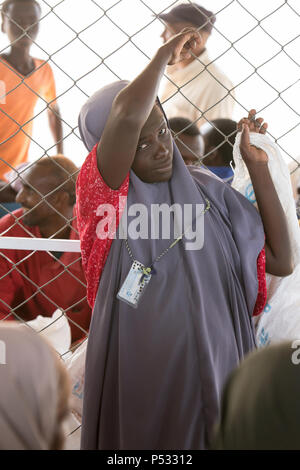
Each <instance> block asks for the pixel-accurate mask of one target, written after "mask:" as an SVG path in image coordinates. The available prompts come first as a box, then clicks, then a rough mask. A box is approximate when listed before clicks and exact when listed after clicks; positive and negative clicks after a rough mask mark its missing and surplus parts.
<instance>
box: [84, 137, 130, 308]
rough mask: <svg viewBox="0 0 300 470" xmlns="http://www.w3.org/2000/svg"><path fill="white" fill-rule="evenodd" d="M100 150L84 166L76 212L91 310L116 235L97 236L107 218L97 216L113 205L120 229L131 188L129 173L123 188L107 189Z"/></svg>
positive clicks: (92, 152) (94, 152)
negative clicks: (103, 176)
mask: <svg viewBox="0 0 300 470" xmlns="http://www.w3.org/2000/svg"><path fill="white" fill-rule="evenodd" d="M96 149H97V145H95V147H94V148H93V150H92V151H91V153H90V154H89V155H88V157H87V159H86V160H85V162H84V164H83V165H82V168H81V171H80V173H79V176H78V179H77V187H76V201H77V202H76V211H77V224H78V231H79V236H80V242H81V254H82V265H83V269H84V271H85V275H86V280H87V299H88V302H89V304H90V306H91V307H93V305H94V302H95V299H96V294H97V289H98V284H99V280H100V276H101V273H102V270H103V268H104V265H105V262H106V259H107V256H108V253H109V250H110V247H111V244H112V240H113V236H112V235H113V234H111V237H110V238H108V237H107V238H105V239H100V238H99V237H98V236H97V227H98V224H99V222H101V220H102V219H103V217H104V216H103V215H97V214H98V213H99V210H98V209H99V207H101V205H104V204H110V205H111V206H112V207H113V208H114V210H115V214H116V225H115V229H117V227H118V223H119V220H120V216H121V214H122V210H123V209H124V206H125V202H126V198H127V193H128V186H129V173H128V174H127V176H126V178H125V180H124V181H123V183H122V185H121V186H120V188H119V189H117V190H113V189H111V188H110V187H109V186H107V184H106V183H105V182H104V180H103V178H102V177H101V175H100V172H99V170H98V167H97V156H96ZM120 197H121V198H122V199H120Z"/></svg>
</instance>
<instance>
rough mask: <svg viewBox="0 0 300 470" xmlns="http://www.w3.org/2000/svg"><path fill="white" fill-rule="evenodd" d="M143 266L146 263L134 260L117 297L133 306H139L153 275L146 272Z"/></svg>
mask: <svg viewBox="0 0 300 470" xmlns="http://www.w3.org/2000/svg"><path fill="white" fill-rule="evenodd" d="M143 268H144V265H143V264H142V263H140V262H139V261H134V262H133V264H132V266H131V268H130V271H129V273H128V274H127V276H126V279H125V281H124V282H123V285H122V286H121V289H120V290H119V292H118V295H117V299H119V300H122V301H123V302H125V303H126V304H128V305H130V306H131V307H133V308H137V306H138V303H139V301H140V299H141V297H142V295H143V293H144V291H145V289H146V287H147V285H148V284H149V281H150V279H151V276H152V275H151V274H144V272H143Z"/></svg>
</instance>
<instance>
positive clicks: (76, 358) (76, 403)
mask: <svg viewBox="0 0 300 470" xmlns="http://www.w3.org/2000/svg"><path fill="white" fill-rule="evenodd" d="M86 347H87V340H85V341H84V342H83V343H82V344H81V345H80V346H79V347H78V348H77V349H76V350H75V351H74V353H73V354H72V356H71V357H68V358H67V359H66V360H65V366H66V368H67V371H68V373H69V375H70V379H71V387H72V397H71V410H72V412H73V413H74V414H75V416H76V418H77V420H78V421H79V422H81V417H82V403H83V386H84V370H85V357H86Z"/></svg>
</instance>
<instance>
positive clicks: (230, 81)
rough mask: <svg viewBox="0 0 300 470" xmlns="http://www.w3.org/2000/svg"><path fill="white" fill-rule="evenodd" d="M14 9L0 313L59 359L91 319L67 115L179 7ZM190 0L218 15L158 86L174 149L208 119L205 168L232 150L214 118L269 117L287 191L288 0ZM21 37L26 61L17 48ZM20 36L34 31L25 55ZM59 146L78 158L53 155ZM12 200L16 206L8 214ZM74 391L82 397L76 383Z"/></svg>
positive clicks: (140, 51) (0, 196)
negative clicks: (211, 135) (183, 64)
mask: <svg viewBox="0 0 300 470" xmlns="http://www.w3.org/2000/svg"><path fill="white" fill-rule="evenodd" d="M21 3H22V2H20V1H19V2H17V1H16V2H15V4H16V5H17V8H18V12H19V16H18V15H17V14H16V17H15V19H14V18H13V17H12V10H11V7H9V6H8V4H7V2H2V7H3V8H2V21H3V24H4V25H5V26H4V29H3V31H4V33H5V34H2V37H1V42H0V54H1V56H0V70H1V73H0V119H1V121H2V123H1V125H0V137H1V138H0V140H1V142H0V159H1V160H0V162H1V163H0V179H1V181H0V184H1V186H0V209H1V210H2V212H3V214H2V215H4V214H7V216H6V217H4V218H2V219H0V232H1V239H0V249H1V253H0V254H1V272H0V279H1V289H0V291H1V309H0V314H1V319H2V320H9V319H17V320H19V321H23V322H26V323H27V324H29V325H30V326H31V327H32V328H34V329H36V330H38V331H40V332H41V333H43V334H46V336H47V335H48V337H49V338H52V339H53V338H56V339H53V341H54V342H55V341H57V343H55V344H56V346H57V349H58V351H59V352H60V354H61V355H62V357H64V358H66V357H69V358H70V357H71V356H70V354H71V352H72V351H74V350H75V349H76V348H78V346H79V345H80V344H81V343H82V341H85V338H86V335H87V334H88V328H89V322H90V317H91V310H90V308H89V306H88V304H87V301H86V284H85V278H84V274H83V270H82V265H81V257H80V245H79V239H78V231H77V227H76V215H75V213H74V212H73V206H74V202H75V201H74V197H75V196H74V194H75V182H74V181H75V178H76V175H77V173H78V171H79V170H78V169H79V167H80V165H81V164H82V163H83V161H84V158H85V156H86V151H85V148H84V146H83V144H82V142H81V140H80V136H79V132H78V126H77V117H78V113H79V110H80V108H81V106H82V104H83V103H84V102H85V101H86V99H87V98H88V97H89V96H90V95H91V94H92V93H93V92H94V91H96V90H97V89H98V88H100V87H102V86H104V85H105V84H107V83H110V82H112V81H115V80H119V79H132V78H133V77H135V76H136V75H137V74H138V73H139V72H140V71H141V69H142V68H143V67H144V66H145V65H146V64H147V63H148V62H149V60H150V58H151V57H152V56H153V55H154V53H155V51H156V49H157V48H158V47H159V46H160V44H161V43H162V40H161V38H160V35H161V34H162V33H163V31H164V30H165V26H166V22H165V21H164V20H163V19H162V18H161V17H160V15H163V14H164V13H166V12H168V11H169V9H170V8H173V7H174V6H176V5H178V4H180V3H191V2H178V1H177V2H171V1H170V0H155V1H151V2H150V1H143V0H132V1H128V0H118V1H116V0H106V1H104V0H103V1H102V0H97V1H96V0H85V1H84V2H74V1H71V0H60V1H57V0H55V1H54V0H48V1H45V0H40V1H39V5H40V7H41V10H40V11H38V12H36V11H35V10H34V11H33V13H32V15H31V17H30V15H27V16H26V15H25V16H26V21H27V23H26V24H25V23H24V22H23V19H22V15H21V13H22V11H23V10H22V7H21ZM23 3H24V2H23ZM27 3H28V2H27ZM201 4H202V5H203V6H204V7H205V8H207V9H208V10H213V12H214V15H215V17H216V22H215V23H213V22H212V18H211V17H210V16H207V21H206V23H205V24H204V26H203V25H202V27H200V28H199V31H200V33H201V32H202V33H203V32H204V31H205V25H207V24H211V25H212V33H211V35H210V37H209V39H208V42H207V50H206V51H205V54H206V56H205V60H204V58H203V57H204V56H203V55H202V54H201V55H200V56H199V57H196V56H195V57H194V61H193V63H194V64H196V66H195V67H194V69H192V71H190V72H189V73H190V75H189V76H187V75H185V76H184V77H183V78H182V75H184V74H181V75H180V80H179V81H178V80H177V78H176V77H178V76H179V75H178V73H177V75H176V74H175V75H174V74H173V73H172V72H168V75H167V76H166V77H165V82H164V84H163V85H162V90H161V94H160V97H161V99H162V102H163V103H164V105H165V110H166V113H167V116H168V117H169V118H174V117H181V118H184V119H189V120H190V121H191V122H188V123H187V122H186V121H181V123H182V122H183V124H182V125H181V128H178V123H177V127H176V126H175V124H174V126H175V127H174V129H173V134H174V137H175V138H176V139H177V141H178V142H179V143H181V144H182V149H183V150H182V151H184V149H186V150H188V151H189V153H190V158H192V157H191V156H193V157H194V160H195V159H197V160H199V154H197V153H196V152H195V149H194V148H192V147H191V148H189V144H187V143H186V141H185V140H184V139H183V136H184V134H185V133H186V131H187V130H188V129H190V128H191V126H192V125H193V124H195V125H196V128H197V129H198V128H200V129H201V127H202V126H205V125H206V124H205V123H211V124H210V125H211V126H212V127H213V128H215V129H216V131H217V135H218V137H219V140H218V143H216V144H215V145H213V146H210V147H209V149H207V147H206V151H204V152H203V153H202V155H200V160H204V159H206V160H204V163H206V162H209V160H208V159H207V158H208V157H209V156H211V155H213V154H214V153H215V152H216V151H217V150H218V149H220V148H222V147H223V144H224V143H225V142H227V143H228V144H229V145H231V147H232V144H233V141H232V138H234V136H235V133H236V130H235V128H234V130H231V131H228V132H225V131H224V130H222V128H221V126H220V125H219V124H218V121H215V120H216V119H219V118H226V119H227V120H228V119H230V120H231V121H237V120H239V119H240V118H241V117H242V116H245V114H247V113H248V112H249V110H250V109H251V108H255V109H256V110H257V112H258V113H259V114H262V116H263V117H264V118H265V119H266V120H267V121H269V128H268V133H269V136H270V137H271V138H272V139H274V140H275V141H276V142H277V144H278V145H279V147H280V149H281V151H282V153H283V154H284V157H285V159H286V161H287V163H288V164H289V165H290V171H291V174H292V179H293V183H294V185H295V188H296V186H297V180H298V168H299V157H298V155H299V154H300V152H299V151H298V147H297V143H298V138H299V129H300V119H299V117H300V100H299V95H300V93H299V92H300V75H299V74H300V66H299V64H300V55H299V51H300V47H299V45H300V5H299V3H298V2H297V1H296V0H288V1H287V0H286V1H282V0H276V1H275V0H274V1H272V2H260V1H252V2H251V3H250V4H249V2H246V1H245V0H244V1H239V0H231V1H229V0H220V1H217V0H215V1H203V2H201ZM35 8H36V7H35ZM195 9H197V8H196V7H195ZM35 14H36V15H37V16H36V17H35V16H34V15H35ZM195 14H196V12H195ZM37 26H39V32H38V31H37V28H36V27H37ZM35 28H36V29H35ZM171 33H174V31H173V32H172V31H171ZM20 37H21V38H23V39H21V40H22V41H23V43H22V44H23V45H22V46H21V49H22V48H23V49H22V50H23V55H24V54H25V55H24V57H25V59H24V57H23V59H22V58H21V59H20V55H18V52H16V50H17V46H18V44H19V47H20ZM28 37H31V38H33V41H32V42H33V45H32V49H31V51H30V56H29V55H28V50H29V49H28V47H29V46H28V44H29V43H28V41H27V39H26V38H28ZM26 41H27V42H26ZM24 51H25V52H24ZM21 56H22V54H21ZM31 57H34V58H36V57H38V58H39V59H32V58H31ZM18 60H19V62H18ZM49 66H50V67H49ZM190 69H191V67H190ZM38 73H39V76H38V77H37V79H36V80H34V77H35V76H37V75H38ZM174 77H175V78H174ZM201 80H202V81H201ZM209 83H213V84H214V85H213V88H212V90H217V88H218V91H215V95H214V92H211V93H212V95H213V96H212V97H211V98H212V100H210V102H208V101H205V98H203V100H202V102H201V103H200V104H199V102H198V101H197V99H198V98H197V95H198V94H199V93H200V87H203V88H202V89H201V93H202V95H203V97H205V93H208V91H207V90H208V89H209V85H208V84H209ZM206 87H207V88H206ZM216 87H217V88H216ZM166 90H167V91H166ZM201 93H200V94H201ZM16 102H18V104H19V106H18V107H17V106H15V103H16ZM27 105H28V108H29V111H28V113H27V114H26V113H25V112H23V111H24V109H25V108H26V106H27ZM32 124H34V126H33V129H32ZM202 129H204V127H202ZM195 133H196V134H197V131H195ZM220 137H221V138H220ZM57 153H63V154H64V155H66V156H67V158H68V159H69V160H70V161H71V162H75V164H76V166H75V165H73V166H72V164H70V162H69V160H68V161H67V162H66V160H65V159H64V158H63V157H61V156H58V157H54V156H55V155H56V154H57ZM18 155H19V157H18ZM45 160H47V162H48V163H45ZM27 161H29V162H30V163H29V165H27V166H24V165H23V164H24V163H26V162H27ZM41 162H42V163H41ZM49 162H50V163H49ZM20 164H21V165H20ZM207 164H208V163H207ZM212 166H213V165H212ZM15 198H16V201H15ZM15 202H17V203H18V204H19V208H18V209H16V211H13V209H14V208H15V206H14V204H15ZM45 318H46V320H45ZM66 319H67V320H66ZM58 343H60V344H58ZM71 362H72V361H71ZM73 392H74V395H76V396H77V398H78V399H79V400H80V399H81V398H82V383H81V382H80V380H79V381H77V382H76V383H75V384H74V388H73Z"/></svg>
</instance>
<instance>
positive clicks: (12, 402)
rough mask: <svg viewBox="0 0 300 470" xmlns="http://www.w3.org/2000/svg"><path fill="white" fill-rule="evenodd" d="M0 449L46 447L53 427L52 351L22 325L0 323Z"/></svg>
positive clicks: (55, 390) (55, 393)
mask: <svg viewBox="0 0 300 470" xmlns="http://www.w3.org/2000/svg"><path fill="white" fill-rule="evenodd" d="M0 352H1V360H0V449H2V450H47V449H49V448H50V446H51V445H52V442H53V439H54V437H55V433H56V431H57V406H58V378H57V370H56V367H55V357H54V352H52V351H51V350H50V347H49V346H48V345H47V344H46V343H45V341H43V340H42V339H41V338H40V337H39V336H38V334H36V333H34V332H32V331H31V330H30V329H29V328H28V327H26V326H19V325H8V324H6V325H1V326H0Z"/></svg>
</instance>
